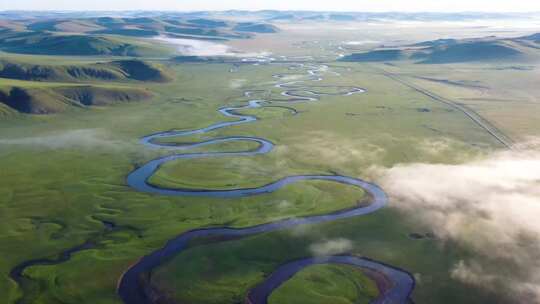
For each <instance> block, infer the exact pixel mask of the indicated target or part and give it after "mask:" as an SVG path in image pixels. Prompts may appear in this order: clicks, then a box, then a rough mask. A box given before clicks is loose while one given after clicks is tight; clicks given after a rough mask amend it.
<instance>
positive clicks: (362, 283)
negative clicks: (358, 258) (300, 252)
mask: <svg viewBox="0 0 540 304" xmlns="http://www.w3.org/2000/svg"><path fill="white" fill-rule="evenodd" d="M378 294H379V292H378V290H377V286H376V284H374V283H373V281H371V280H370V279H369V278H368V277H366V275H365V274H363V273H362V272H361V271H359V270H357V269H354V268H353V267H350V266H346V265H315V266H311V267H308V268H307V269H304V270H301V271H300V272H299V273H297V274H296V275H295V276H294V277H293V278H292V279H290V280H289V281H287V282H285V283H284V284H283V285H282V286H280V287H279V288H278V289H277V290H276V291H274V292H273V293H272V295H271V296H270V298H269V299H268V300H269V301H268V302H269V303H271V304H274V303H275V304H277V303H306V304H308V303H309V304H316V303H336V304H360V303H369V302H370V301H371V300H372V299H374V298H375V297H377V295H378Z"/></svg>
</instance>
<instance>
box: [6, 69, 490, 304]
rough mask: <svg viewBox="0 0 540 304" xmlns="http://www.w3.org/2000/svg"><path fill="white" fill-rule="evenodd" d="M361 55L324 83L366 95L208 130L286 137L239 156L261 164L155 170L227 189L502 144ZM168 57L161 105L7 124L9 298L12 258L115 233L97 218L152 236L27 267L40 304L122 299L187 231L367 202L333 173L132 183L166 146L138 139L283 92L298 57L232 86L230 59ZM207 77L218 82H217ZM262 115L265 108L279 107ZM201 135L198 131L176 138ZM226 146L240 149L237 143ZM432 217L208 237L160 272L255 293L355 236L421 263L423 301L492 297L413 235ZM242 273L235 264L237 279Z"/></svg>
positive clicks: (128, 237)
mask: <svg viewBox="0 0 540 304" xmlns="http://www.w3.org/2000/svg"><path fill="white" fill-rule="evenodd" d="M342 65H349V64H346V63H342ZM350 66H351V67H352V68H353V69H352V71H350V72H346V73H345V72H344V76H343V77H337V76H332V75H331V74H328V75H327V77H326V78H325V80H324V82H323V83H322V84H333V85H335V84H339V85H355V86H361V87H365V88H367V89H368V93H366V94H359V95H354V96H350V97H347V98H343V97H340V96H325V97H324V98H323V99H322V100H321V101H317V102H312V103H302V104H285V105H287V106H291V107H294V108H296V109H297V110H299V112H300V114H298V115H294V116H291V117H287V118H283V117H282V116H281V115H269V116H265V115H261V120H260V121H258V122H256V123H252V124H247V125H239V126H234V127H230V128H226V129H220V130H216V131H215V132H212V133H210V134H205V136H207V137H212V136H216V137H220V136H231V135H239V136H260V137H264V138H267V139H269V140H271V141H272V142H274V143H275V144H276V148H275V149H274V151H272V152H271V153H270V154H268V155H262V156H257V157H253V158H248V159H242V160H240V159H238V162H239V165H241V166H244V165H249V166H250V168H258V169H259V170H263V171H261V172H260V173H257V171H255V172H254V171H251V172H245V171H242V170H241V169H242V168H240V169H238V168H236V169H234V170H231V171H221V172H219V171H215V168H216V167H217V168H228V167H229V166H230V164H229V162H230V161H231V159H227V158H224V159H221V160H200V161H196V162H191V161H189V162H182V161H179V162H174V163H171V164H167V166H164V168H162V170H160V171H159V172H158V174H157V175H156V177H155V178H156V179H159V178H163V177H166V176H169V177H170V180H167V182H168V183H171V185H172V186H174V185H176V186H178V185H179V184H182V183H187V184H189V185H197V186H200V187H203V186H207V185H208V184H205V182H204V181H203V180H202V176H203V174H204V173H207V174H208V176H212V175H216V174H217V175H216V178H215V179H214V181H213V183H214V184H213V185H214V186H215V187H227V186H229V185H228V184H234V185H245V186H256V185H259V184H261V183H265V182H270V181H272V180H273V179H274V178H277V177H280V176H284V175H285V174H288V173H290V172H298V173H306V174H309V173H324V172H327V173H329V174H330V173H331V172H338V173H340V174H344V175H350V176H356V177H361V178H366V179H370V168H372V167H373V166H391V165H393V164H396V163H402V162H415V161H423V162H459V161H462V160H463V159H467V158H469V157H474V156H475V155H478V153H482V151H484V150H485V149H497V148H499V146H498V145H497V143H496V142H495V141H494V140H493V139H492V138H491V137H490V136H489V135H487V134H486V133H485V132H483V130H481V129H480V128H478V127H477V126H475V125H474V124H472V123H471V122H470V121H469V120H468V119H467V118H465V117H463V115H462V114H460V113H457V112H456V111H454V110H452V109H451V108H449V107H448V106H446V105H444V104H439V103H437V102H434V101H433V100H430V99H429V98H427V97H426V96H424V95H421V94H418V93H417V92H415V91H413V90H411V89H410V88H407V87H406V86H403V85H402V84H400V83H397V82H395V81H392V80H391V79H388V78H387V77H385V76H384V75H382V74H377V73H376V72H374V71H373V70H372V69H371V68H370V67H369V66H365V65H362V64H352V65H350ZM171 69H172V70H173V71H174V74H175V80H174V81H172V82H169V83H154V84H152V83H145V87H148V88H150V89H151V90H152V91H153V92H154V93H155V97H154V98H153V99H152V100H151V101H150V102H145V103H128V104H124V105H122V106H119V107H110V108H107V109H101V108H89V109H87V110H85V111H68V112H65V113H58V114H55V115H47V116H35V115H20V116H17V117H13V118H10V119H7V120H2V121H0V132H1V134H0V135H1V138H2V141H1V142H0V144H1V145H2V149H1V150H0V155H1V156H2V158H1V159H2V160H1V162H2V168H3V170H2V180H3V181H4V184H3V187H1V188H0V191H1V193H0V194H1V195H0V201H1V203H0V214H2V215H3V220H2V222H1V224H0V225H1V226H0V227H1V229H0V231H2V232H1V235H0V242H1V245H2V248H3V249H4V250H3V259H2V261H1V262H0V273H1V276H2V279H1V283H0V294H2V295H5V298H6V299H8V302H13V301H14V300H15V299H16V298H18V297H19V296H20V295H21V289H19V288H18V287H17V286H16V285H15V284H14V282H13V281H11V280H10V279H9V278H8V272H9V271H10V269H11V268H12V267H14V266H15V265H17V264H19V263H21V262H23V261H26V260H29V259H33V258H40V257H54V256H55V255H57V254H58V253H59V252H61V251H63V250H66V249H68V248H71V247H73V246H75V245H78V244H81V243H83V242H84V241H85V240H88V239H91V238H95V237H96V234H98V235H99V234H101V233H103V231H104V229H105V228H104V227H103V225H102V224H101V223H100V222H99V221H98V220H106V221H111V222H114V223H116V224H117V225H120V226H129V227H134V228H136V230H137V231H139V234H133V233H127V232H124V231H119V232H115V233H111V234H105V236H104V237H100V238H99V242H98V245H97V246H96V247H94V248H93V249H90V250H84V251H81V252H78V253H76V254H74V255H73V257H72V259H71V260H69V261H67V262H64V263H61V264H58V265H50V266H34V267H30V268H28V269H27V270H26V272H25V275H27V276H29V277H31V278H32V279H34V280H37V281H38V282H39V286H40V288H41V292H39V293H38V292H36V288H37V287H36V286H35V284H32V283H28V285H27V286H25V290H27V291H28V292H29V298H28V299H33V303H54V302H69V303H73V302H77V303H97V302H99V303H119V299H118V297H117V295H116V293H115V286H116V282H117V279H118V278H119V277H120V275H121V273H122V272H123V271H124V270H125V269H126V268H127V267H128V266H129V265H130V264H132V263H133V262H134V261H136V260H137V259H138V258H139V257H140V256H142V255H145V254H148V253H149V252H151V251H152V250H154V249H156V248H158V247H160V246H162V245H163V244H164V243H165V242H166V241H167V240H168V239H170V238H172V237H174V236H176V235H178V234H180V233H182V232H183V231H186V230H189V229H193V228H197V227H210V226H222V225H226V226H233V227H245V226H250V225H255V224H260V223H265V222H269V221H273V220H275V219H280V218H286V217H289V216H306V215H311V214H319V213H327V212H330V211H332V210H339V209H342V208H347V207H348V206H351V205H352V204H355V203H357V202H358V200H359V199H360V200H361V199H362V198H363V193H361V191H360V192H359V191H357V190H353V189H348V188H346V187H345V186H336V185H335V184H331V183H325V182H316V183H315V182H314V183H311V182H310V183H301V184H295V185H291V186H289V187H286V188H284V189H282V190H280V191H277V192H275V193H272V194H265V195H261V196H257V197H248V198H242V199H234V200H229V199H212V198H189V197H161V196H155V195H150V194H144V193H138V192H136V191H134V190H132V189H130V188H129V187H127V186H126V184H125V177H126V175H127V174H128V173H129V172H130V171H131V170H132V169H133V168H134V167H135V166H138V165H140V164H143V163H144V162H146V161H148V160H150V159H152V158H154V157H157V156H160V155H166V154H167V153H168V152H167V151H166V150H147V149H144V148H143V147H141V146H140V145H139V144H138V143H137V139H138V138H139V137H141V136H143V135H146V134H150V133H153V132H156V131H161V130H170V129H193V128H198V127H203V126H206V125H209V124H211V123H215V122H218V121H222V120H227V119H225V118H223V117H222V116H221V115H220V114H219V113H218V112H217V111H216V109H217V108H218V107H221V106H223V105H238V104H241V102H242V101H245V100H246V98H245V97H243V92H242V90H243V89H264V90H268V91H269V94H270V95H271V96H273V97H276V98H278V97H279V95H278V94H279V93H280V91H279V90H278V89H277V88H274V87H273V83H272V77H271V75H272V74H275V73H278V72H288V70H287V66H279V65H271V66H252V65H243V66H241V67H240V69H239V70H238V72H237V73H236V74H234V77H235V78H242V79H246V81H245V84H244V87H243V88H237V87H233V86H231V84H230V78H231V74H230V73H229V69H230V66H229V65H226V64H187V65H175V66H171ZM209 83H211V84H213V85H212V89H211V90H209V89H208V84H209ZM41 84H42V83H41ZM33 85H36V86H37V85H38V84H37V83H35V84H33ZM42 85H49V84H42ZM70 85H74V84H70ZM278 104H279V105H282V104H281V103H278ZM421 109H422V110H421ZM423 109H429V111H424V110H423ZM249 111H250V112H253V113H254V114H255V115H257V112H258V111H261V112H263V113H264V112H265V111H267V110H258V109H252V110H249ZM229 120H230V119H229ZM74 131H75V133H73V132H74ZM197 140H198V137H193V138H191V137H190V138H183V139H182V140H181V141H179V142H191V141H197ZM432 141H435V142H437V141H444V142H445V143H447V145H445V148H444V149H442V150H440V151H432V150H430V149H429V145H427V144H428V143H430V142H432ZM221 148H223V147H221V146H215V147H207V148H206V149H207V150H214V151H219V150H220V149H221ZM225 148H226V149H234V147H232V146H230V145H229V146H228V147H225ZM243 148H244V147H242V146H240V147H238V149H243ZM44 155H46V157H44ZM183 166H187V167H185V168H190V169H191V170H192V172H193V171H195V170H198V171H199V173H198V174H199V175H195V174H189V176H184V174H185V172H186V169H185V168H182V167H183ZM282 169H283V170H287V171H281V170H282ZM291 170H293V171H291ZM267 172H270V173H271V174H267ZM244 175H247V176H249V177H250V178H253V180H252V181H249V180H247V179H246V178H245V177H244V178H243V176H244ZM224 179H230V180H224ZM394 203H398V202H391V204H394ZM36 219H37V220H36ZM44 221H45V224H39V225H38V224H36V223H37V222H44ZM47 221H49V222H47ZM419 229H422V228H421V227H417V224H415V223H410V222H407V220H406V219H404V218H402V217H401V216H400V215H399V214H398V213H397V212H396V211H395V210H393V209H392V208H386V209H385V210H381V211H380V212H377V213H375V214H372V215H370V216H366V217H361V218H357V219H350V220H346V221H338V222H334V223H328V224H324V225H316V226H313V227H308V228H307V229H305V230H303V231H285V232H277V233H270V234H265V235H259V236H256V237H252V238H248V239H244V240H238V241H232V242H228V243H221V244H213V245H205V246H199V247H195V248H194V249H191V250H189V251H186V252H185V253H183V254H181V255H179V256H177V257H175V258H174V259H173V260H171V261H170V262H169V264H167V265H165V266H163V267H162V268H159V269H157V270H156V272H157V273H158V274H161V275H157V276H156V278H155V281H152V282H153V283H155V284H156V285H157V287H158V288H162V289H163V290H170V289H174V290H180V292H179V293H175V294H174V295H173V297H175V298H177V299H197V302H200V303H226V301H227V300H228V299H241V298H243V296H244V295H245V292H246V291H247V290H248V289H249V287H251V286H253V284H256V283H257V282H260V280H261V279H262V278H263V276H264V275H265V274H268V273H270V272H271V271H272V270H273V269H275V267H276V266H277V265H279V264H281V263H284V262H286V261H289V260H291V259H294V258H300V257H304V256H306V255H309V254H310V253H309V247H310V245H311V244H312V243H314V242H317V241H320V240H321V239H332V238H336V237H344V238H347V239H351V240H352V241H353V244H354V247H353V249H352V250H351V251H352V252H353V253H356V254H359V255H364V256H368V257H371V258H375V259H377V260H381V261H383V262H387V263H390V264H392V265H396V266H399V267H403V268H405V269H407V270H409V271H411V272H412V273H415V274H418V275H419V276H420V277H421V278H422V280H420V281H419V284H418V287H417V288H416V290H415V293H414V295H413V296H414V299H415V300H416V301H417V302H419V303H425V302H432V301H437V302H438V303H455V302H460V303H467V299H471V298H474V299H475V301H478V299H486V300H490V299H491V298H490V297H489V295H486V294H482V293H481V292H478V294H476V292H475V297H470V295H471V293H472V292H471V291H470V289H468V288H467V287H466V286H463V285H461V284H460V283H458V282H456V281H453V280H452V279H450V278H449V273H448V271H449V268H450V267H451V265H453V263H454V262H455V261H457V260H459V259H460V258H463V257H464V256H466V255H467V254H468V253H467V252H463V251H462V250H461V249H459V248H457V247H454V246H451V247H450V248H445V249H444V250H443V249H442V248H440V247H439V246H438V245H437V244H436V243H435V242H434V241H430V240H426V241H423V240H422V241H418V240H412V239H409V238H408V237H407V234H408V233H409V232H411V231H418V230H419ZM188 261H189V263H188ZM209 261H211V263H212V265H213V267H212V268H211V269H208V271H207V272H203V273H201V272H199V271H198V269H200V268H198V267H206V266H205V265H207V264H208V263H209ZM186 267H187V268H186ZM233 270H234V271H233ZM233 273H234V274H237V275H235V276H229V275H230V274H233ZM226 275H227V276H226ZM160 278H162V279H160ZM216 282H219V284H217V285H216ZM185 284H188V285H185ZM185 286H196V289H194V290H193V293H192V294H183V293H182V292H181V290H184V291H185V290H188V289H186V288H185ZM179 287H182V288H179ZM194 288H195V287H194ZM32 290H33V291H32ZM175 292H176V291H175ZM199 295H204V297H202V298H198V296H199ZM220 299H221V300H220Z"/></svg>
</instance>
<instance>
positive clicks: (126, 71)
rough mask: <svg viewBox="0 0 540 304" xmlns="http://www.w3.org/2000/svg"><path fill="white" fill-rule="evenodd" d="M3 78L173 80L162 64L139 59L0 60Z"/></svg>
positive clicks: (69, 80)
mask: <svg viewBox="0 0 540 304" xmlns="http://www.w3.org/2000/svg"><path fill="white" fill-rule="evenodd" d="M0 77H1V78H9V79H19V80H32V81H62V82H81V81H111V80H112V81H122V80H138V81H154V82H164V81H168V80H170V79H171V77H170V76H169V75H168V73H167V72H166V71H165V70H164V69H163V68H162V67H159V66H156V65H152V64H149V63H146V62H143V61H139V60H118V61H113V62H109V63H99V64H86V65H82V64H81V65H38V64H26V63H21V62H15V61H7V60H0Z"/></svg>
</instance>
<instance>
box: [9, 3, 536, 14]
mask: <svg viewBox="0 0 540 304" xmlns="http://www.w3.org/2000/svg"><path fill="white" fill-rule="evenodd" d="M229 9H242V10H262V9H277V10H326V11H363V12H366V11H436V12H456V11H489V12H532V11H534V12H540V1H538V0H513V1H508V0H409V1H406V0H333V1H328V0H92V1H81V0H0V10H175V11H194V10H229Z"/></svg>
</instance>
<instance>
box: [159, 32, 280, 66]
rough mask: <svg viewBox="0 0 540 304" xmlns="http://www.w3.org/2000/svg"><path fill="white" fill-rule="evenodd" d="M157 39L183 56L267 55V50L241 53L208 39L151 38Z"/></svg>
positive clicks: (259, 57)
mask: <svg viewBox="0 0 540 304" xmlns="http://www.w3.org/2000/svg"><path fill="white" fill-rule="evenodd" d="M152 39H154V40H157V41H161V42H164V43H167V44H170V45H174V46H175V47H176V48H177V50H178V52H179V53H180V54H182V55H185V56H202V57H204V56H234V57H254V60H255V59H261V58H262V57H266V56H269V55H270V53H268V52H260V53H243V52H239V51H237V50H234V49H233V48H231V47H230V46H228V45H226V44H223V43H219V42H213V41H208V40H197V39H185V38H170V37H165V36H158V37H154V38H152Z"/></svg>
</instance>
